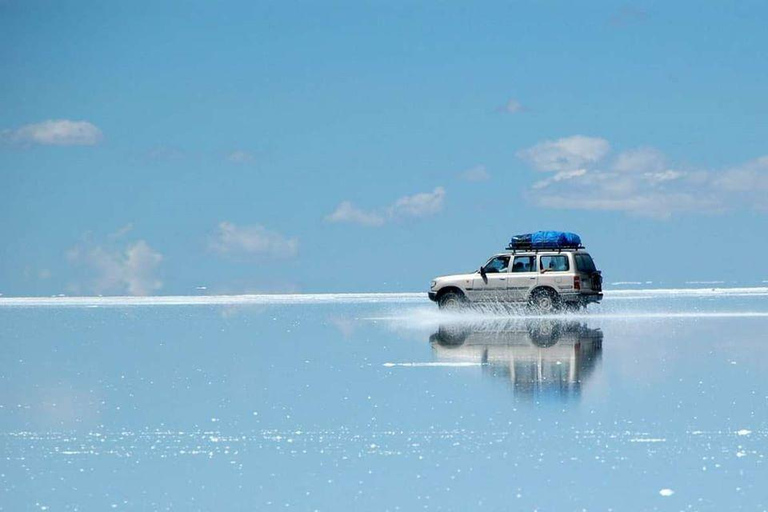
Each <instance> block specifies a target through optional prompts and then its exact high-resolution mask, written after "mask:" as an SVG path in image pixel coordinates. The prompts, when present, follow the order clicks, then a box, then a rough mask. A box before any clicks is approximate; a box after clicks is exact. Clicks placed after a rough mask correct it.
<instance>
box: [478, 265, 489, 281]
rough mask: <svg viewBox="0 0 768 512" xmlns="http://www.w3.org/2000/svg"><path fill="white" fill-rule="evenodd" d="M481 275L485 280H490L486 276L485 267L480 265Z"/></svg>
mask: <svg viewBox="0 0 768 512" xmlns="http://www.w3.org/2000/svg"><path fill="white" fill-rule="evenodd" d="M480 277H482V278H483V281H485V282H486V283H487V282H488V277H487V276H486V273H485V267H480Z"/></svg>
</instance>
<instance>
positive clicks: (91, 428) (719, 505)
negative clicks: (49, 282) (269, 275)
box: [0, 294, 768, 511]
mask: <svg viewBox="0 0 768 512" xmlns="http://www.w3.org/2000/svg"><path fill="white" fill-rule="evenodd" d="M766 302H768V297H767V296H766V295H765V294H762V295H761V294H747V295H744V294H741V295H739V294H736V295H727V294H726V295H725V296H719V295H716V296H694V297H691V296H685V295H684V296H681V297H678V296H670V295H669V294H667V295H663V294H659V295H658V296H653V295H651V296H650V297H648V296H645V295H642V294H641V295H633V296H628V297H623V298H622V297H620V296H616V297H613V298H611V299H610V300H606V302H605V303H604V304H603V305H602V306H600V307H599V308H595V309H592V310H590V312H588V313H587V314H579V315H563V316H560V317H547V318H535V317H512V318H510V317H509V315H508V314H507V315H503V314H497V313H498V312H491V313H490V314H476V313H472V314H468V315H461V314H454V315H444V314H440V313H438V312H437V311H436V309H435V308H434V307H433V306H432V305H431V304H429V303H427V302H426V301H424V302H418V301H414V300H411V299H407V300H403V301H402V302H398V301H389V302H382V303H377V302H376V301H375V300H371V301H367V302H365V303H356V302H354V301H347V302H345V303H333V301H326V302H325V303H322V304H312V303H302V304H280V305H271V304H269V303H265V304H258V305H217V306H206V305H195V306H163V307H158V306H154V307H153V306H132V307H119V306H111V307H52V306H47V307H41V308H32V307H3V308H0V342H1V343H2V353H0V385H1V386H2V387H1V388H0V389H2V391H1V392H0V407H1V408H0V442H1V443H2V446H3V457H2V459H1V460H0V510H14V511H15V510H81V511H83V510H278V509H279V510H286V509H288V510H345V509H346V510H415V509H419V510H422V509H425V510H473V509H487V510H582V509H587V510H763V509H764V508H766V507H768V493H767V492H766V489H765V484H764V482H765V481H768V469H767V468H766V464H767V463H768V461H766V456H768V379H767V378H766V374H767V373H766V372H768V335H767V334H766V333H767V332H768V304H766Z"/></svg>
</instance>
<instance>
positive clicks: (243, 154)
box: [227, 149, 256, 164]
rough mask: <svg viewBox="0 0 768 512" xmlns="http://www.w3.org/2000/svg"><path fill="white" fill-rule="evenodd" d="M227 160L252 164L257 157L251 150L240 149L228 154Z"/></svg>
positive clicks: (234, 162)
mask: <svg viewBox="0 0 768 512" xmlns="http://www.w3.org/2000/svg"><path fill="white" fill-rule="evenodd" d="M227 160H228V161H230V162H232V163H233V164H250V163H253V162H254V161H255V160H256V158H255V157H254V156H253V155H252V154H251V153H249V152H247V151H243V150H242V149H238V150H237V151H233V152H231V153H229V154H228V155H227Z"/></svg>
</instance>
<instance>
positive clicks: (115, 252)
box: [67, 240, 163, 295]
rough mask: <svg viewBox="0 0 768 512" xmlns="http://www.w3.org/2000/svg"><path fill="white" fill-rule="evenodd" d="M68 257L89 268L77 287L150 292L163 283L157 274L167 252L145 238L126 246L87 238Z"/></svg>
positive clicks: (111, 290)
mask: <svg viewBox="0 0 768 512" xmlns="http://www.w3.org/2000/svg"><path fill="white" fill-rule="evenodd" d="M67 259H68V260H69V262H70V263H71V264H73V265H76V266H79V267H81V268H83V269H84V270H85V279H84V281H85V282H84V283H78V284H77V285H75V289H76V290H86V291H89V292H93V293H99V294H101V293H128V294H129V295H150V294H151V293H152V292H155V291H157V290H159V289H160V288H162V286H163V283H162V281H161V280H160V279H158V278H157V276H156V274H157V271H158V267H159V266H160V264H161V262H162V261H163V255H162V254H160V253H159V252H157V251H155V250H154V249H152V247H150V246H149V244H148V243H147V242H146V241H144V240H138V241H135V242H132V243H128V244H126V245H125V246H124V247H115V246H114V245H109V244H108V245H100V244H93V243H91V242H88V241H86V242H84V243H82V244H79V245H77V246H75V247H73V248H72V249H70V250H69V251H68V253H67Z"/></svg>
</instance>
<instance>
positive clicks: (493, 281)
mask: <svg viewBox="0 0 768 512" xmlns="http://www.w3.org/2000/svg"><path fill="white" fill-rule="evenodd" d="M509 259H510V256H509V255H508V254H502V255H499V256H494V257H493V258H491V259H490V260H489V261H488V263H486V264H485V265H483V269H484V270H485V276H483V275H481V274H479V273H478V274H476V275H475V276H474V278H473V283H472V292H471V294H470V298H471V299H472V300H474V301H478V302H490V301H498V300H504V299H505V298H506V293H507V278H508V277H509Z"/></svg>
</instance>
